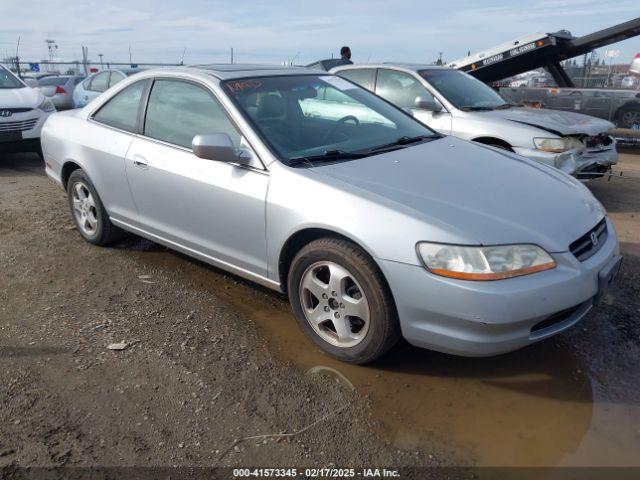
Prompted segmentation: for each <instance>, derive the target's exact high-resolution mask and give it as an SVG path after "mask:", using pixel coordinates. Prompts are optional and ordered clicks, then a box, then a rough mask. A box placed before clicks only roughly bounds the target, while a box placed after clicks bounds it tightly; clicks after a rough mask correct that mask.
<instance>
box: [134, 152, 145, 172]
mask: <svg viewBox="0 0 640 480" xmlns="http://www.w3.org/2000/svg"><path fill="white" fill-rule="evenodd" d="M133 164H134V165H135V166H136V167H138V168H144V169H146V168H149V164H148V163H147V160H146V159H145V158H144V157H142V156H140V155H135V156H134V157H133Z"/></svg>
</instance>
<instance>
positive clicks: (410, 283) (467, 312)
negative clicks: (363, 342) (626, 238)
mask: <svg viewBox="0 0 640 480" xmlns="http://www.w3.org/2000/svg"><path fill="white" fill-rule="evenodd" d="M607 227H608V229H609V235H608V237H607V240H606V243H605V244H604V245H603V246H602V248H600V250H599V251H598V252H597V253H596V254H595V255H593V256H592V257H591V258H589V259H587V260H585V261H584V262H580V261H579V260H578V259H577V258H575V257H574V256H573V255H572V254H571V253H570V252H563V253H557V254H553V257H554V259H555V260H556V262H557V267H556V268H554V269H553V270H547V271H544V272H540V273H535V274H532V275H525V276H522V277H516V278H511V279H506V280H497V281H492V282H473V281H464V280H456V279H451V278H445V277H440V276H437V275H433V274H431V273H429V272H428V271H427V270H426V269H425V268H423V267H421V266H417V265H408V264H404V263H397V262H393V261H388V260H379V264H380V267H381V269H382V271H383V273H384V274H385V277H386V278H387V280H388V283H389V286H390V288H391V291H392V293H393V296H394V299H395V302H396V307H397V310H398V315H399V319H400V326H401V329H402V334H403V336H404V337H405V338H406V339H407V341H409V343H411V344H413V345H416V346H419V347H423V348H428V349H431V350H437V351H440V352H445V353H452V354H456V355H463V356H490V355H497V354H500V353H505V352H509V351H512V350H516V349H518V348H522V347H524V346H526V345H529V344H532V343H535V342H537V341H539V340H542V339H543V338H547V337H550V336H552V335H555V334H556V333H559V332H561V331H563V330H565V329H567V328H569V327H571V326H572V325H574V324H575V323H577V322H578V321H580V320H581V319H582V318H583V317H584V316H585V315H586V314H587V313H588V312H589V310H591V308H592V306H593V303H594V298H595V297H596V296H597V295H598V294H599V293H600V289H599V283H600V279H599V275H600V272H601V271H602V270H603V269H605V267H606V266H607V265H608V264H610V263H611V262H612V261H614V259H616V258H617V256H618V250H619V247H618V240H617V237H616V233H615V229H614V227H613V224H612V223H611V222H610V221H609V219H607Z"/></svg>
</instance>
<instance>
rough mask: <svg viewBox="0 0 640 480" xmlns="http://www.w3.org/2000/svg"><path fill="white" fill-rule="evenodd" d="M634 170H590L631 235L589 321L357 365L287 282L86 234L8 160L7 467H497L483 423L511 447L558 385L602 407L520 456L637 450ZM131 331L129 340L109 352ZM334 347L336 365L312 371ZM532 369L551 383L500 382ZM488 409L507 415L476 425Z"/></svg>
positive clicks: (3, 355) (2, 267)
mask: <svg viewBox="0 0 640 480" xmlns="http://www.w3.org/2000/svg"><path fill="white" fill-rule="evenodd" d="M622 166H624V167H625V168H624V170H625V172H630V173H629V174H630V175H632V176H633V175H634V174H635V175H636V176H637V179H635V180H634V179H630V180H623V179H614V180H613V181H611V182H606V181H605V180H597V181H594V182H592V183H591V184H590V186H591V188H592V190H593V191H594V193H595V194H596V196H598V198H600V200H601V201H603V203H604V204H605V206H606V207H607V208H608V209H609V211H610V214H611V217H612V219H613V220H614V222H615V223H616V226H617V228H618V232H619V234H620V238H621V241H622V248H623V252H624V253H625V254H626V258H625V262H624V265H623V269H622V272H621V279H620V280H621V285H622V287H620V288H618V289H616V290H615V291H613V292H612V293H611V295H609V296H608V297H607V298H606V299H605V300H606V301H605V304H604V305H603V306H602V308H600V309H598V310H596V311H594V312H593V313H592V314H590V315H589V317H588V318H587V319H586V320H585V321H584V322H583V323H582V324H581V326H580V328H575V329H572V330H570V331H569V332H567V333H566V334H564V335H560V336H558V337H555V338H554V339H552V340H549V341H547V342H543V343H541V344H538V345H536V346H533V347H530V348H528V349H525V350H523V351H521V352H516V353H515V354H510V355H509V356H502V357H497V358H494V359H488V360H486V361H471V360H468V359H464V360H462V359H456V358H454V357H449V356H446V355H440V354H435V353H433V352H425V351H422V350H417V349H413V348H411V347H408V346H406V345H401V346H400V347H399V348H398V349H397V350H396V351H395V352H392V353H391V355H389V356H388V357H387V358H385V359H384V360H383V361H382V362H380V363H379V364H378V365H376V366H373V367H371V368H365V367H354V366H344V368H343V366H341V365H340V364H339V363H336V362H333V361H331V360H330V359H327V358H326V357H324V356H323V355H321V354H319V353H317V352H315V351H314V350H313V348H312V347H311V346H310V345H309V344H308V343H305V342H306V341H305V340H304V339H303V338H302V337H301V336H300V335H299V334H298V333H297V332H296V333H286V334H284V333H282V332H284V331H287V332H290V331H291V332H293V329H290V328H289V327H291V325H293V322H292V319H291V317H290V314H289V313H288V309H287V307H286V303H285V300H284V299H283V298H282V297H281V296H279V295H277V294H274V293H272V292H269V291H267V290H265V289H262V288H261V287H258V286H255V285H253V284H250V283H248V282H244V281H243V280H240V279H238V278H236V277H233V276H231V275H228V274H226V273H224V272H222V271H220V270H217V269H215V268H211V267H208V266H205V265H202V264H200V263H199V262H196V261H193V260H191V259H188V258H186V257H184V256H182V255H179V254H176V253H173V252H170V251H168V250H166V249H164V248H163V247H160V246H158V245H156V244H153V243H151V242H148V241H145V240H141V239H138V238H130V239H127V240H126V241H124V242H123V243H121V244H119V245H116V246H115V247H113V248H98V247H94V246H91V245H89V244H87V243H86V242H84V241H83V240H82V239H81V238H80V236H79V235H78V233H77V232H76V231H75V229H74V227H73V224H72V221H71V218H70V214H69V212H68V206H67V203H66V197H65V195H64V193H63V192H61V191H60V190H58V189H57V188H56V187H55V186H54V185H53V184H52V183H51V182H50V181H49V180H48V179H47V178H46V177H45V176H44V174H43V171H42V166H41V163H40V161H39V160H38V158H37V157H35V156H33V155H24V154H22V155H20V154H16V155H5V156H2V157H0V318H1V321H0V386H1V387H0V404H1V405H2V408H1V409H0V468H2V467H4V468H5V469H7V468H12V467H16V466H89V467H91V466H106V467H108V466H142V467H144V466H153V467H157V466H214V465H223V466H256V465H263V466H294V465H295V466H315V467H321V466H332V465H336V466H341V467H343V466H376V465H377V466H382V465H395V466H401V465H407V466H412V465H414V466H416V465H420V466H439V465H460V464H464V465H475V464H483V463H485V464H486V463H487V462H489V463H491V461H492V460H491V459H492V458H496V457H493V456H492V455H494V454H496V452H492V451H489V450H487V448H486V445H484V446H483V444H486V443H487V442H486V436H490V435H495V438H496V439H497V440H496V442H494V443H495V444H496V445H500V438H501V435H503V434H505V433H506V432H507V429H508V428H509V425H506V429H504V430H502V431H501V430H500V428H501V427H500V424H501V423H502V422H503V420H504V418H505V415H506V413H505V412H507V411H508V410H510V409H514V411H518V408H520V403H519V402H521V397H513V398H511V397H509V396H508V395H509V394H510V392H513V391H515V390H517V393H518V395H526V396H527V402H534V403H527V402H524V400H522V403H521V406H522V408H526V409H527V411H532V409H533V410H535V409H536V408H538V409H539V407H540V403H539V402H540V401H541V400H540V399H541V398H542V399H544V402H547V403H544V408H542V409H539V411H540V412H542V413H541V416H542V414H544V415H546V413H545V412H548V411H557V412H563V416H565V417H567V418H569V419H571V418H574V417H575V418H576V419H577V418H578V413H580V412H582V410H581V409H583V406H586V407H588V412H589V419H588V421H587V420H585V422H586V424H585V425H580V426H579V428H577V427H575V424H576V422H577V421H576V422H574V423H567V424H566V425H565V426H562V427H558V425H560V423H557V424H555V425H556V426H555V427H554V428H563V429H564V430H566V431H571V432H572V433H571V435H569V434H566V435H564V436H563V433H562V432H560V431H559V430H556V431H553V432H552V434H548V435H547V436H544V435H543V434H541V433H540V432H538V433H537V434H536V435H538V436H537V437H535V438H534V440H531V439H528V438H527V434H526V433H525V434H521V433H520V432H517V436H514V437H513V438H511V437H509V436H508V435H507V436H505V438H506V439H508V443H509V445H506V444H505V448H507V449H509V448H511V447H513V449H514V453H513V457H512V458H513V459H515V460H517V462H520V463H522V464H536V465H537V464H553V465H555V464H562V462H563V460H562V458H565V457H562V458H556V457H554V456H549V455H547V454H546V450H544V449H543V451H542V453H541V450H540V445H541V444H545V445H553V439H554V438H555V439H556V440H555V441H556V442H557V445H560V446H562V442H563V440H567V444H570V445H568V447H567V451H572V452H574V457H572V458H573V461H572V462H570V463H572V464H578V465H582V464H590V461H593V459H594V458H598V453H597V452H609V451H614V450H615V451H616V452H618V455H619V456H618V457H615V455H614V456H613V457H608V458H619V460H616V461H619V462H620V463H621V464H639V463H640V459H638V458H637V455H634V454H633V452H637V451H640V450H638V448H640V430H638V429H637V425H638V423H637V422H638V420H639V419H640V414H639V413H638V405H640V379H639V376H638V374H637V372H638V368H639V367H640V341H639V338H640V327H639V325H638V317H639V315H640V281H639V280H640V218H639V217H638V212H639V211H640V195H639V193H640V156H631V155H626V156H623V162H622V164H621V167H622ZM285 326H286V329H285V328H284V327H285ZM281 337H282V338H281ZM117 342H125V343H126V344H127V347H126V348H125V349H124V350H121V351H115V350H109V349H107V346H108V345H109V344H112V343H117ZM323 359H324V360H323ZM566 359H569V360H568V361H566V362H564V363H562V362H560V360H563V361H564V360H566ZM319 361H320V362H323V363H324V364H326V365H330V366H332V367H333V371H336V369H339V372H338V373H337V374H336V375H322V374H318V375H309V374H305V373H304V371H305V370H306V369H307V368H308V367H310V366H312V365H315V364H317V363H318V362H319ZM425 365H426V366H425ZM534 365H535V367H534ZM301 367H302V368H301ZM518 369H520V370H518ZM325 370H330V369H325ZM534 370H535V371H536V372H538V373H539V372H540V371H542V372H545V373H548V374H549V375H550V376H552V377H554V381H553V383H551V384H549V383H546V384H544V385H542V384H537V383H535V382H530V383H527V384H526V385H523V384H522V383H520V384H518V386H517V387H514V384H510V385H509V386H508V389H507V388H506V387H504V383H503V384H500V381H502V380H500V379H498V380H497V378H498V377H499V378H503V377H506V376H513V375H516V374H530V373H531V372H532V371H534ZM487 385H491V388H492V389H494V390H495V387H496V385H501V388H502V390H496V391H495V392H494V391H493V390H492V391H491V392H492V393H487V390H486V389H487ZM354 387H355V390H354ZM568 387H570V390H569V388H568ZM507 390H508V391H507ZM579 392H584V395H582V393H579ZM429 395H431V398H430V399H429V400H430V403H429V406H430V408H428V409H425V408H424V404H423V403H421V402H423V401H424V400H423V399H425V398H427V396H429ZM474 398H476V399H480V400H481V401H480V400H479V401H478V405H477V408H475V409H474V403H473V399H474ZM505 399H508V400H505ZM531 399H533V400H531ZM463 400H464V404H459V403H458V402H462V401H463ZM535 402H538V403H535ZM548 402H551V403H548ZM574 403H575V405H576V407H575V408H574V406H573V405H574ZM532 405H533V407H532ZM567 405H570V406H571V408H572V410H570V411H569V412H573V413H567V412H568V410H567V409H566V407H567ZM598 405H613V406H614V407H616V406H617V407H619V406H622V407H624V408H623V409H622V410H620V409H616V408H614V409H613V411H615V412H617V413H616V415H613V416H609V417H606V416H605V417H604V418H605V423H608V424H611V422H614V423H613V424H614V425H615V422H619V423H620V425H621V427H620V428H621V429H622V430H624V428H626V427H623V426H624V425H625V424H627V426H628V425H631V426H630V427H629V428H630V429H627V430H628V431H627V430H624V432H625V433H624V435H623V436H621V439H622V440H624V442H623V441H621V440H620V439H615V438H614V439H611V438H610V437H607V436H606V435H604V436H603V435H601V436H600V437H598V436H597V435H596V436H594V435H595V433H594V432H595V431H596V430H598V428H599V424H597V422H596V420H595V418H596V417H597V415H596V414H595V413H593V412H596V411H597V407H598ZM458 407H460V408H458ZM547 409H548V410H547ZM605 411H609V410H606V409H605ZM442 412H448V413H446V415H445V414H442ZM478 412H483V413H480V414H479V413H478ZM572 415H573V416H572ZM483 416H486V418H490V419H493V418H496V421H495V422H492V426H491V427H487V428H490V429H494V430H493V431H487V430H483V431H481V432H476V431H475V430H474V428H473V424H474V423H477V424H478V425H483V423H482V422H481V421H479V420H481V419H482V417H483ZM546 416H547V417H548V415H546ZM580 421H582V420H580ZM314 422H317V423H314ZM309 425H311V427H310V428H309V429H308V430H306V431H304V432H302V433H300V434H297V435H294V436H292V437H290V438H275V437H267V438H258V439H252V440H247V441H242V442H240V443H238V444H235V442H236V440H237V439H239V438H243V437H246V436H253V435H263V434H264V435H267V434H275V433H283V432H289V433H291V432H297V431H299V430H301V429H303V428H305V427H307V426H309ZM563 425H564V424H563ZM594 425H595V426H596V427H598V428H595V427H594ZM502 427H503V428H504V427H505V425H502ZM483 428H484V427H483ZM527 429H529V426H527ZM458 430H459V431H460V432H464V433H460V432H458ZM574 430H575V431H574ZM605 430H606V426H605ZM622 430H621V431H622ZM511 431H516V428H515V427H513V428H511ZM614 431H617V430H614ZM399 432H400V433H399ZM402 432H404V433H402ZM407 432H409V433H410V434H409V435H408V434H407ZM469 432H472V434H470V433H469ZM465 435H466V437H465ZM541 435H542V436H541ZM545 435H546V434H545ZM621 435H622V434H621ZM503 436H504V435H503ZM569 436H570V437H571V438H570V441H569ZM574 437H575V438H574ZM619 440H620V441H619ZM506 441H507V440H505V442H506ZM532 441H533V442H534V443H531V442H532ZM519 442H520V443H519ZM527 442H529V443H527ZM535 442H537V443H535ZM622 443H624V446H622V447H620V445H619V444H622ZM539 444H540V445H539ZM514 445H515V447H514ZM531 445H534V448H530V447H531ZM585 445H586V446H585ZM590 445H591V446H590ZM518 446H521V447H522V448H520V450H521V451H526V453H522V452H519V453H518V452H515V450H516V449H517V447H518ZM524 447H526V448H524ZM618 447H620V448H618ZM501 448H502V447H501ZM616 448H617V450H616ZM504 451H505V450H499V451H498V452H497V454H500V455H503V456H504ZM536 452H537V454H538V456H535V455H536ZM575 452H577V453H575ZM594 452H595V453H594ZM620 452H622V453H620ZM626 452H630V453H628V454H627V453H626ZM518 455H521V456H518ZM545 455H546V456H545ZM594 455H595V457H594ZM607 455H608V453H607ZM515 460H514V462H515ZM634 462H635V463H634ZM512 463H513V462H512ZM1 474H2V471H1V470H0V477H1V476H2V475H1ZM424 475H425V474H424V473H423V474H422V477H424Z"/></svg>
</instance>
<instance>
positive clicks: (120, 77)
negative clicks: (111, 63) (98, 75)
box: [109, 72, 125, 88]
mask: <svg viewBox="0 0 640 480" xmlns="http://www.w3.org/2000/svg"><path fill="white" fill-rule="evenodd" d="M124 78H125V77H124V75H123V74H122V73H120V72H111V77H110V79H109V88H111V87H113V86H114V85H115V84H116V83H118V82H119V81H121V80H124Z"/></svg>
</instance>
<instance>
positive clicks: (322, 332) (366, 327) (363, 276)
mask: <svg viewBox="0 0 640 480" xmlns="http://www.w3.org/2000/svg"><path fill="white" fill-rule="evenodd" d="M288 292H289V300H290V302H291V306H292V308H293V311H294V313H295V315H296V320H297V321H298V324H299V325H300V328H301V329H302V331H303V332H304V333H305V335H307V337H309V339H310V340H311V341H313V343H315V344H316V345H317V346H318V347H320V348H321V349H322V350H324V351H325V352H327V353H328V354H330V355H332V356H333V357H336V358H338V359H340V360H343V361H346V362H351V363H359V364H363V363H369V362H371V361H373V360H375V359H376V358H378V357H380V356H381V355H383V354H384V353H385V352H387V351H388V350H389V349H390V348H391V347H393V345H395V343H396V342H397V341H398V339H399V338H400V327H399V325H398V320H397V314H396V310H395V305H394V303H393V299H392V298H391V294H390V292H389V289H388V287H387V286H386V282H385V281H384V278H383V276H382V273H381V272H380V270H379V269H378V267H377V265H376V264H375V263H374V262H373V261H372V260H371V258H370V257H369V256H368V255H367V254H366V253H365V252H364V251H363V250H362V249H360V248H359V247H358V246H356V245H355V244H353V243H351V242H348V241H346V240H342V239H335V238H323V239H319V240H315V241H313V242H311V243H310V244H308V245H307V246H305V247H304V248H303V249H302V250H300V252H298V254H297V255H296V257H295V258H294V260H293V263H292V265H291V269H290V272H289V278H288Z"/></svg>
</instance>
